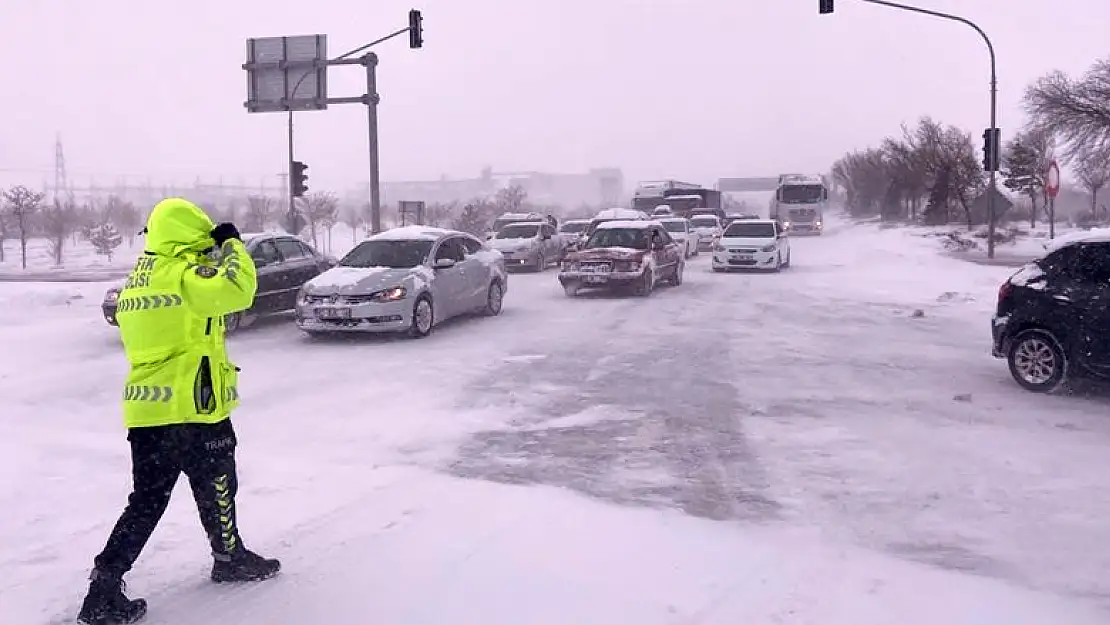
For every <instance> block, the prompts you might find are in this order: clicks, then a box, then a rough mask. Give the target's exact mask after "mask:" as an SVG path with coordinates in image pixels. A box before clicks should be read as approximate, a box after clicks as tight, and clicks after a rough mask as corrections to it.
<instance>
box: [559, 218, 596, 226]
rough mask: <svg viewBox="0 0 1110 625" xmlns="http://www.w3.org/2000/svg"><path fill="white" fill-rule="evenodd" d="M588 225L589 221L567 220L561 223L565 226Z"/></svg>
mask: <svg viewBox="0 0 1110 625" xmlns="http://www.w3.org/2000/svg"><path fill="white" fill-rule="evenodd" d="M588 223H590V220H589V219H568V220H566V221H564V222H563V225H564V226H565V225H567V224H588Z"/></svg>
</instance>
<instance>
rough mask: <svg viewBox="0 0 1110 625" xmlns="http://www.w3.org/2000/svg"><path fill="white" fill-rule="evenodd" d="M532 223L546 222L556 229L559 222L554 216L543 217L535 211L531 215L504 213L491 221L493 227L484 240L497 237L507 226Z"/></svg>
mask: <svg viewBox="0 0 1110 625" xmlns="http://www.w3.org/2000/svg"><path fill="white" fill-rule="evenodd" d="M533 221H546V222H548V223H550V224H551V225H552V226H554V227H556V228H558V227H559V220H558V219H557V218H556V217H555V216H554V215H544V214H543V213H537V212H535V211H533V212H531V213H504V214H502V215H501V216H500V217H498V218H497V219H494V220H493V225H492V226H491V227H490V230H489V232H487V233H486V239H487V240H489V239H492V238H493V237H495V236H497V233H498V232H500V231H501V229H502V228H504V227H505V226H507V225H509V224H517V223H524V222H533Z"/></svg>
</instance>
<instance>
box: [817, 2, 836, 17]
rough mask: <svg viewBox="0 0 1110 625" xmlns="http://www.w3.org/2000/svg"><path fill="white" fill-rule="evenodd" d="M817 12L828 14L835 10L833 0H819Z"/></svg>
mask: <svg viewBox="0 0 1110 625" xmlns="http://www.w3.org/2000/svg"><path fill="white" fill-rule="evenodd" d="M817 12H818V13H820V14H821V15H828V14H829V13H832V12H833V0H817Z"/></svg>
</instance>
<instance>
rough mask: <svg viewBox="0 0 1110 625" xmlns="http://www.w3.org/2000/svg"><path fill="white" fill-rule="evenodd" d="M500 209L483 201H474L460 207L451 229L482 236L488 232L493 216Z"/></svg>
mask: <svg viewBox="0 0 1110 625" xmlns="http://www.w3.org/2000/svg"><path fill="white" fill-rule="evenodd" d="M499 210H501V209H500V207H499V206H498V205H497V204H492V203H490V202H488V201H485V200H474V201H472V202H468V203H467V204H466V205H465V206H463V207H462V211H461V212H460V213H459V215H458V216H457V217H456V218H455V220H454V223H453V224H452V226H451V227H452V228H454V229H455V230H459V231H461V232H468V233H470V234H473V235H475V236H482V234H483V233H484V232H486V231H487V230H489V228H490V224H491V222H492V221H493V217H494V214H495V213H496V212H498V211H499Z"/></svg>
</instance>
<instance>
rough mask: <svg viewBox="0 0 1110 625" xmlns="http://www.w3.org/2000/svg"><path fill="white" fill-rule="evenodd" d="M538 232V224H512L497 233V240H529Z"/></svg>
mask: <svg viewBox="0 0 1110 625" xmlns="http://www.w3.org/2000/svg"><path fill="white" fill-rule="evenodd" d="M539 231H540V226H539V224H512V225H508V226H505V227H504V228H502V229H500V230H498V231H497V238H498V239H531V238H532V237H535V236H536V234H537V233H538V232H539Z"/></svg>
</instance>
